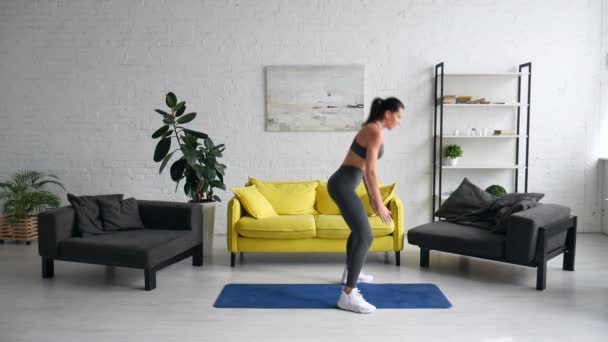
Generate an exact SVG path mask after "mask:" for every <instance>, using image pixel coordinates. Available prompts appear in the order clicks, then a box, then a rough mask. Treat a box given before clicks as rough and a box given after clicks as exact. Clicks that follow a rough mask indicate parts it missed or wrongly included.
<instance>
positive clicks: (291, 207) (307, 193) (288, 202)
mask: <svg viewBox="0 0 608 342" xmlns="http://www.w3.org/2000/svg"><path fill="white" fill-rule="evenodd" d="M249 182H250V183H251V184H253V185H255V186H256V187H257V189H258V190H260V192H261V193H262V195H264V197H266V199H267V200H268V202H270V204H272V207H273V208H274V210H275V211H276V213H277V214H279V215H306V214H315V213H316V211H315V200H316V188H317V185H318V184H319V181H307V182H266V181H261V180H259V179H256V178H253V177H250V178H249Z"/></svg>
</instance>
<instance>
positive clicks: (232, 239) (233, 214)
mask: <svg viewBox="0 0 608 342" xmlns="http://www.w3.org/2000/svg"><path fill="white" fill-rule="evenodd" d="M241 216H243V209H242V206H241V202H240V201H239V200H238V199H237V198H236V197H233V198H232V199H230V201H229V202H228V220H227V225H228V227H227V230H226V233H227V234H228V239H227V241H228V250H229V251H230V252H233V253H235V252H238V245H237V241H238V233H237V231H236V223H237V222H238V221H239V219H240V218H241Z"/></svg>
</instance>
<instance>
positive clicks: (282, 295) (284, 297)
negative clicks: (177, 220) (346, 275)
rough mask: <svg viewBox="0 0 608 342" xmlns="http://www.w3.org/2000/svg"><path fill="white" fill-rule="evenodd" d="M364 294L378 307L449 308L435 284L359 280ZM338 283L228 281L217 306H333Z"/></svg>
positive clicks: (324, 307)
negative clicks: (230, 282)
mask: <svg viewBox="0 0 608 342" xmlns="http://www.w3.org/2000/svg"><path fill="white" fill-rule="evenodd" d="M359 289H360V290H361V293H362V294H363V297H364V298H365V299H366V300H367V301H368V302H370V303H371V304H373V305H375V306H376V307H377V308H378V309H435V308H450V307H452V304H451V303H450V302H449V301H448V299H447V298H446V297H445V296H444V295H443V293H442V292H441V290H439V288H438V287H437V286H436V285H434V284H368V283H361V284H359ZM341 290H342V285H339V284H228V285H226V286H224V288H223V289H222V292H221V293H220V295H219V296H218V298H217V300H216V301H215V304H214V305H213V306H215V307H216V308H257V309H335V308H336V303H337V302H338V299H339V298H340V291H341Z"/></svg>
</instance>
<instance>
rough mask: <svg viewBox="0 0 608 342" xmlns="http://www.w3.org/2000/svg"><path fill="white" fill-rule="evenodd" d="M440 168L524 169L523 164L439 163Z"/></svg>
mask: <svg viewBox="0 0 608 342" xmlns="http://www.w3.org/2000/svg"><path fill="white" fill-rule="evenodd" d="M441 168H442V169H525V168H526V166H525V165H519V166H518V165H474V164H471V165H456V166H448V165H441Z"/></svg>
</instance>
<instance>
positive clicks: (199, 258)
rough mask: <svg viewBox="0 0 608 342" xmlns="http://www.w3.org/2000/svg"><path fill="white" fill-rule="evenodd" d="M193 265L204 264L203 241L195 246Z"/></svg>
mask: <svg viewBox="0 0 608 342" xmlns="http://www.w3.org/2000/svg"><path fill="white" fill-rule="evenodd" d="M192 266H203V244H202V243H201V244H200V245H197V246H195V247H194V248H193V251H192Z"/></svg>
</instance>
